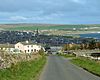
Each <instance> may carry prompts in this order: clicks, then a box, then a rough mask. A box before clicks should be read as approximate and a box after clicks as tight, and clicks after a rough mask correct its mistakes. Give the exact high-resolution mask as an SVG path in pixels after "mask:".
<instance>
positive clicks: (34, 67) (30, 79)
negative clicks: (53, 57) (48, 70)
mask: <svg viewBox="0 0 100 80" xmlns="http://www.w3.org/2000/svg"><path fill="white" fill-rule="evenodd" d="M45 62H46V58H45V57H42V58H40V59H38V60H34V61H25V62H20V63H18V64H17V65H13V66H12V67H11V68H8V69H2V70H0V80H36V78H37V77H38V75H39V73H40V71H41V69H42V68H43V66H44V64H45Z"/></svg>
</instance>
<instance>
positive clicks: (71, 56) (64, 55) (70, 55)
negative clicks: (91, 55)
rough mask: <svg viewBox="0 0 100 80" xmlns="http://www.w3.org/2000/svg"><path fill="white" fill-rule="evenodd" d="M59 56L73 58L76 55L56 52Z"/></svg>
mask: <svg viewBox="0 0 100 80" xmlns="http://www.w3.org/2000/svg"><path fill="white" fill-rule="evenodd" d="M58 55H59V56H63V57H65V58H75V57H76V56H75V55H73V54H58Z"/></svg>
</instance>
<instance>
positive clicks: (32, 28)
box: [5, 25, 100, 30]
mask: <svg viewBox="0 0 100 80" xmlns="http://www.w3.org/2000/svg"><path fill="white" fill-rule="evenodd" d="M86 27H100V25H55V26H15V27H11V28H5V30H36V29H37V28H38V29H39V30H50V29H52V30H55V29H56V30H61V29H72V28H86Z"/></svg>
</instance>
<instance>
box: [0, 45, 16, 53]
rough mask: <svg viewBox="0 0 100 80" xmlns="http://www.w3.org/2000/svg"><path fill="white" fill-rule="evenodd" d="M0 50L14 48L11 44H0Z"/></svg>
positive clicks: (11, 49)
mask: <svg viewBox="0 0 100 80" xmlns="http://www.w3.org/2000/svg"><path fill="white" fill-rule="evenodd" d="M0 50H3V51H7V52H14V50H15V48H14V45H13V44H0Z"/></svg>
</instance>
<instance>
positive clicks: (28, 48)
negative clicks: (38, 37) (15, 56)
mask: <svg viewBox="0 0 100 80" xmlns="http://www.w3.org/2000/svg"><path fill="white" fill-rule="evenodd" d="M41 48H42V46H41V45H38V44H34V43H33V42H29V41H26V42H18V43H17V44H15V49H18V50H20V52H23V53H34V52H38V51H39V50H41Z"/></svg>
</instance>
